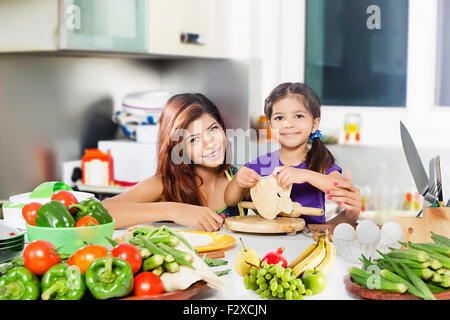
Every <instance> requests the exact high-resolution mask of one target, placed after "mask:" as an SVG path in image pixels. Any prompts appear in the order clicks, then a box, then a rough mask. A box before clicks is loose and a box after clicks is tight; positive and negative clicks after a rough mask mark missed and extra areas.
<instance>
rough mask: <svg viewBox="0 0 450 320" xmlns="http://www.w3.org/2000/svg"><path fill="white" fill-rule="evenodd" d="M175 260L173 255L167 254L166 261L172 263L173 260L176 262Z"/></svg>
mask: <svg viewBox="0 0 450 320" xmlns="http://www.w3.org/2000/svg"><path fill="white" fill-rule="evenodd" d="M174 261H175V258H174V257H173V255H171V254H167V255H165V256H164V262H166V263H171V262H174Z"/></svg>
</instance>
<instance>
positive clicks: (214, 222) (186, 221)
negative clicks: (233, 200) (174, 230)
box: [172, 204, 223, 232]
mask: <svg viewBox="0 0 450 320" xmlns="http://www.w3.org/2000/svg"><path fill="white" fill-rule="evenodd" d="M172 221H173V222H175V223H178V224H181V225H184V226H187V227H191V228H195V229H197V230H198V231H208V232H212V231H217V230H220V228H221V227H222V224H223V218H222V217H221V216H220V215H218V214H217V213H216V212H214V211H213V210H211V209H210V208H208V207H202V206H195V205H190V204H186V205H185V208H183V210H179V209H178V210H176V212H175V213H174V214H173V217H172Z"/></svg>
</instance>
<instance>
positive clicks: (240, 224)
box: [225, 215, 305, 233]
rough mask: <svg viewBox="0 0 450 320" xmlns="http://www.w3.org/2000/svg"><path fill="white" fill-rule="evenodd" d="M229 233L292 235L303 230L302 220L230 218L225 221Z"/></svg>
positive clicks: (253, 216) (303, 222)
mask: <svg viewBox="0 0 450 320" xmlns="http://www.w3.org/2000/svg"><path fill="white" fill-rule="evenodd" d="M225 226H226V227H227V229H228V230H229V231H234V232H248V233H294V232H297V231H301V230H303V229H304V228H305V220H303V219H302V218H286V217H277V218H275V219H273V220H267V219H264V218H263V217H261V216H259V215H250V216H239V217H230V218H227V219H225Z"/></svg>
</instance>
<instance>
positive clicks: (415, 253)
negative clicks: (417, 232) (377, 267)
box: [387, 248, 428, 262]
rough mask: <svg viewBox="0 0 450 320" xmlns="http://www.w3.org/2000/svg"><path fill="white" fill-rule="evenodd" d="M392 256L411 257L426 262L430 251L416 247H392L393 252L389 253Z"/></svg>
mask: <svg viewBox="0 0 450 320" xmlns="http://www.w3.org/2000/svg"><path fill="white" fill-rule="evenodd" d="M387 255H388V256H389V257H391V258H397V259H409V260H413V261H418V262H425V261H427V260H428V253H427V252H425V251H421V250H414V249H410V248H407V249H391V252H389V253H387Z"/></svg>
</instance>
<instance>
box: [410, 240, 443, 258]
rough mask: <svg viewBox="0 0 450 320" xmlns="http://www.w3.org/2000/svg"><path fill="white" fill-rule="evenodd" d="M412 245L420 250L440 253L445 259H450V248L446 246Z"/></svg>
mask: <svg viewBox="0 0 450 320" xmlns="http://www.w3.org/2000/svg"><path fill="white" fill-rule="evenodd" d="M414 245H415V246H416V247H417V248H419V249H420V250H423V251H426V252H435V253H440V254H443V255H444V256H446V257H450V247H448V246H442V245H439V244H436V243H415V244H414Z"/></svg>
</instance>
